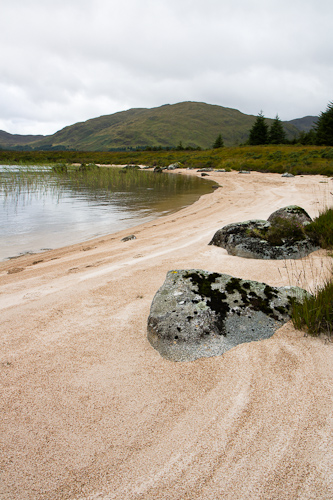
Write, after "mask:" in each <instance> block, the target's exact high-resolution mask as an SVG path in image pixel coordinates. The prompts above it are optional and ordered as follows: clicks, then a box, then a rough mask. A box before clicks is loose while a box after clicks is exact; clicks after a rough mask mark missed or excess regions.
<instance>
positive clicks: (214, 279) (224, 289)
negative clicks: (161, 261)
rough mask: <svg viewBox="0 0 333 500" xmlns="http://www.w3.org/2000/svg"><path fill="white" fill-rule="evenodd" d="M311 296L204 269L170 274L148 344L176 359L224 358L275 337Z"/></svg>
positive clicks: (157, 300)
mask: <svg viewBox="0 0 333 500" xmlns="http://www.w3.org/2000/svg"><path fill="white" fill-rule="evenodd" d="M306 295H307V292H305V290H302V289H301V288H298V287H279V288H277V287H272V286H269V285H267V284H266V283H260V282H257V281H250V280H242V279H239V278H234V277H232V276H229V275H227V274H220V273H211V272H208V271H203V270H200V269H199V270H198V269H190V270H174V271H169V272H168V273H167V276H166V280H165V282H164V284H163V285H162V287H161V288H160V289H159V290H158V292H157V293H156V295H155V297H154V299H153V302H152V305H151V308H150V315H149V318H148V340H149V342H150V344H151V345H152V346H153V347H154V348H155V349H156V350H157V351H158V352H159V353H160V354H161V355H162V356H163V357H165V358H167V359H170V360H172V361H193V360H195V359H198V358H201V357H211V356H217V355H221V354H223V353H224V352H226V351H227V350H229V349H231V348H233V347H235V346H236V345H238V344H241V343H244V342H252V341H256V340H261V339H267V338H269V337H271V336H272V335H273V334H274V332H275V331H276V329H277V328H280V326H281V325H282V324H284V323H285V322H286V321H288V320H289V319H290V314H291V307H292V303H293V301H295V300H297V301H302V300H303V298H304V297H305V296H306Z"/></svg>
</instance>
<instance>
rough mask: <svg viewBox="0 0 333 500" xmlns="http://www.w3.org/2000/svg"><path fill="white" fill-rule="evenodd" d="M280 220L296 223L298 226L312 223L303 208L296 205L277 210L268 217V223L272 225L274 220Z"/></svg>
mask: <svg viewBox="0 0 333 500" xmlns="http://www.w3.org/2000/svg"><path fill="white" fill-rule="evenodd" d="M278 218H282V219H287V220H290V221H297V222H299V223H300V224H303V225H305V224H309V222H312V219H311V217H310V215H309V214H308V213H307V212H306V211H305V210H304V208H302V207H299V206H297V205H289V206H287V207H283V208H279V209H278V210H276V211H275V212H273V213H272V214H271V215H270V216H269V217H268V219H267V220H268V222H271V223H274V220H276V219H278Z"/></svg>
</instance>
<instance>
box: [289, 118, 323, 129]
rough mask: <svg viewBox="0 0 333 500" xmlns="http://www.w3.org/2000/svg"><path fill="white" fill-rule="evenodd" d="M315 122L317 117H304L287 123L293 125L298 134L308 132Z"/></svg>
mask: <svg viewBox="0 0 333 500" xmlns="http://www.w3.org/2000/svg"><path fill="white" fill-rule="evenodd" d="M317 120H318V116H304V118H296V119H295V120H290V121H289V122H288V123H290V124H291V125H295V127H296V128H297V129H298V130H299V131H300V132H309V131H310V130H311V129H312V128H313V127H314V125H315V124H316V121H317Z"/></svg>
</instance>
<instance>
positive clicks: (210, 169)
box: [197, 168, 214, 172]
mask: <svg viewBox="0 0 333 500" xmlns="http://www.w3.org/2000/svg"><path fill="white" fill-rule="evenodd" d="M213 170H214V169H213V168H199V170H197V172H213Z"/></svg>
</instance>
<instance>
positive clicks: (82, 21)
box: [0, 0, 333, 133]
mask: <svg viewBox="0 0 333 500" xmlns="http://www.w3.org/2000/svg"><path fill="white" fill-rule="evenodd" d="M2 11H3V12H2V15H3V19H6V23H4V26H3V29H2V30H1V32H0V48H1V51H0V64H1V68H2V72H1V75H0V88H1V95H0V109H1V112H0V128H4V129H5V130H8V131H10V132H18V133H29V132H30V131H32V130H34V133H38V132H40V133H51V132H55V131H56V130H57V129H58V128H60V127H62V126H65V125H68V124H71V123H74V122H76V121H81V120H85V119H88V118H91V117H94V116H99V115H101V114H109V113H113V112H116V111H120V110H123V109H127V108H129V107H153V106H158V105H162V104H165V103H173V102H179V101H182V100H200V101H205V102H208V103H212V104H220V105H222V106H226V107H235V108H237V109H240V111H243V112H245V113H251V114H257V113H258V112H259V111H260V109H263V111H264V113H265V115H266V116H275V114H276V113H279V115H280V117H281V118H282V119H292V118H296V117H299V116H304V115H307V114H318V113H319V111H320V110H323V109H324V108H325V107H326V104H327V102H328V101H330V100H331V99H332V96H331V89H332V87H333V86H332V83H333V67H332V62H331V47H332V41H333V35H332V31H331V26H330V24H331V23H330V21H331V19H332V14H333V5H332V4H331V3H330V2H328V1H326V0H316V1H313V0H303V1H300V0H294V1H293V2H290V1H287V0H281V1H280V2H275V1H272V2H267V0H253V1H251V2H248V0H234V1H233V2H226V1H224V0H205V1H202V0H154V1H153V0H147V1H145V2H142V1H139V0H122V1H108V0H95V1H92V0H84V1H82V0H80V1H78V0H72V1H71V2H68V1H64V0H58V1H57V2H55V1H53V0H43V1H42V0H30V1H29V2H28V3H27V2H23V0H22V1H19V0H12V2H10V3H9V2H8V4H7V5H5V6H4V7H2ZM29 124H30V125H29ZM38 124H40V130H39V131H38V132H36V128H38ZM52 127H53V129H52Z"/></svg>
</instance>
